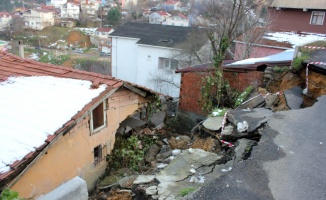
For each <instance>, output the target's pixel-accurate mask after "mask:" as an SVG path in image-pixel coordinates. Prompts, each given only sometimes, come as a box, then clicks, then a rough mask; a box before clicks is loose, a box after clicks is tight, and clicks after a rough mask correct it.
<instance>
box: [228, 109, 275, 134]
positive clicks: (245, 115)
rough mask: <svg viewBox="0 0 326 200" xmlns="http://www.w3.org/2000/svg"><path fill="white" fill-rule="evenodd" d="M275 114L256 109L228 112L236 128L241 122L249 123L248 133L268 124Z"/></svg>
mask: <svg viewBox="0 0 326 200" xmlns="http://www.w3.org/2000/svg"><path fill="white" fill-rule="evenodd" d="M272 114H273V112H272V111H271V110H269V109H266V108H255V109H253V110H250V111H248V110H243V109H242V110H232V111H230V112H228V120H229V121H230V122H231V123H232V124H233V125H234V126H236V125H237V124H238V123H239V122H243V121H247V123H248V125H249V128H248V130H247V132H249V133H252V132H254V131H256V130H257V129H258V128H259V127H260V126H261V125H262V124H264V123H266V122H267V121H268V119H269V118H270V117H271V116H272Z"/></svg>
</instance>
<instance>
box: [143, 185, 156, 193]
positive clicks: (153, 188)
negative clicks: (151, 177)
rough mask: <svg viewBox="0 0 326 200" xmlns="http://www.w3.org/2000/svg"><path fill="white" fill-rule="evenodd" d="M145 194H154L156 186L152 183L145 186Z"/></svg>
mask: <svg viewBox="0 0 326 200" xmlns="http://www.w3.org/2000/svg"><path fill="white" fill-rule="evenodd" d="M146 194H147V195H156V194H157V186H156V185H153V186H150V187H148V188H146Z"/></svg>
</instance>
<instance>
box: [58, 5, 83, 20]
mask: <svg viewBox="0 0 326 200" xmlns="http://www.w3.org/2000/svg"><path fill="white" fill-rule="evenodd" d="M60 11H61V13H60V15H61V17H62V18H74V19H79V14H80V5H78V4H75V3H66V4H63V5H61V7H60Z"/></svg>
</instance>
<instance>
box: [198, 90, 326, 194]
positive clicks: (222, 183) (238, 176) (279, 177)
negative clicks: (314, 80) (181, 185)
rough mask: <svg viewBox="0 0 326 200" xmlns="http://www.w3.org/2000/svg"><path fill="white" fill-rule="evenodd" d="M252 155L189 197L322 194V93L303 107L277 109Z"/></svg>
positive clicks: (325, 175)
mask: <svg viewBox="0 0 326 200" xmlns="http://www.w3.org/2000/svg"><path fill="white" fill-rule="evenodd" d="M267 126H268V127H267V128H266V129H264V131H263V136H262V139H261V141H260V142H259V143H258V146H256V147H254V149H253V152H252V155H251V157H250V158H249V159H248V160H245V161H242V162H240V163H237V164H235V165H234V167H233V170H232V171H231V172H229V173H228V174H226V175H225V176H223V177H221V178H219V179H216V180H214V181H212V182H211V183H209V184H208V185H206V186H204V187H203V188H201V189H200V190H199V191H198V192H196V194H194V195H193V197H192V198H193V199H196V200H204V199H205V200H208V199H225V200H231V199H237V200H239V199H246V200H253V199H277V200H305V199H307V200H319V199H320V200H322V199H323V200H325V199H326V96H322V97H319V98H318V102H317V103H315V105H314V106H312V107H310V108H305V109H298V110H291V111H282V112H277V113H275V114H274V115H273V117H272V118H271V119H270V120H269V121H268V123H267Z"/></svg>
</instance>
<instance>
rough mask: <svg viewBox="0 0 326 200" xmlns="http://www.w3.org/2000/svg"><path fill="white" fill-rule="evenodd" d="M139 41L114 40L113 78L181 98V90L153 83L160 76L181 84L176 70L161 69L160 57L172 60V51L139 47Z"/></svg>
mask: <svg viewBox="0 0 326 200" xmlns="http://www.w3.org/2000/svg"><path fill="white" fill-rule="evenodd" d="M137 41H138V39H131V38H116V37H113V38H112V54H111V62H112V76H113V77H116V78H118V79H122V80H126V81H129V82H132V83H136V84H139V85H142V86H145V87H147V88H150V89H153V90H155V91H157V92H160V93H163V94H166V95H170V96H172V97H179V88H177V87H175V86H172V85H170V84H162V85H161V84H160V85H157V84H155V83H153V82H152V81H151V79H153V77H154V76H156V75H160V76H161V77H163V78H166V79H169V80H173V81H174V83H175V84H177V85H179V84H180V79H181V75H180V74H175V73H174V70H166V69H164V68H163V69H159V57H163V58H170V57H171V55H172V49H171V48H160V47H154V46H146V45H138V44H136V42H137Z"/></svg>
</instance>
